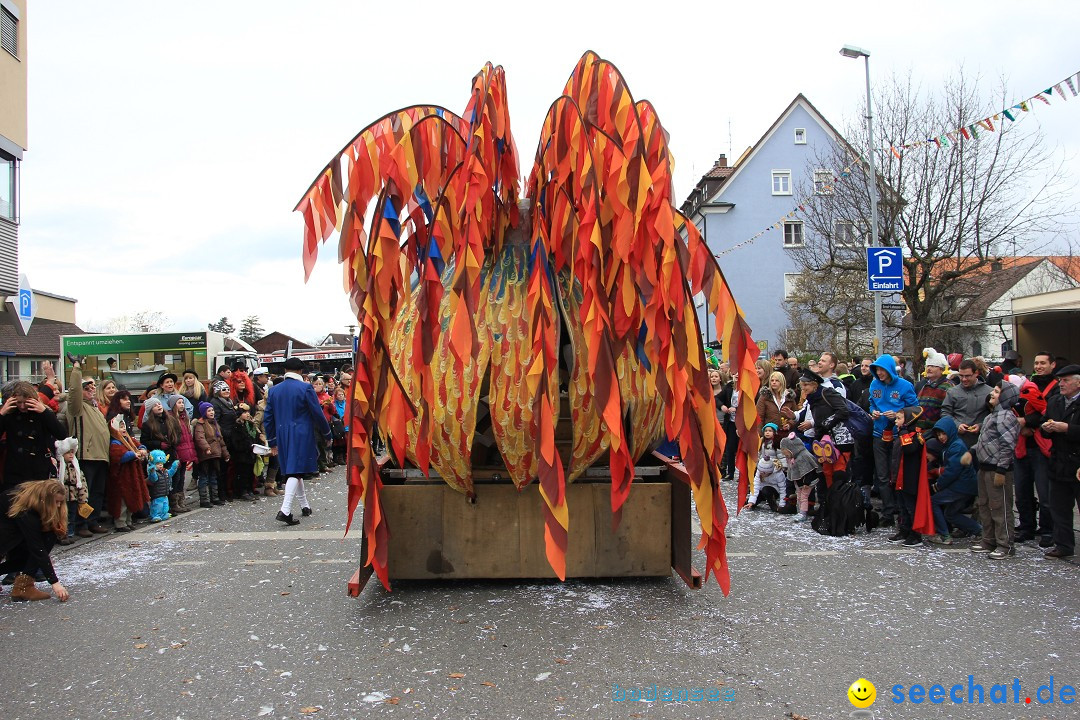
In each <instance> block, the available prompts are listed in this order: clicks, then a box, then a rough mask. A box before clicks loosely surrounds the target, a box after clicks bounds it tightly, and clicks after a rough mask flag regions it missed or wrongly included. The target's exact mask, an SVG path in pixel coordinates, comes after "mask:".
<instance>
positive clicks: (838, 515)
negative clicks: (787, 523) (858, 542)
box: [811, 475, 877, 537]
mask: <svg viewBox="0 0 1080 720" xmlns="http://www.w3.org/2000/svg"><path fill="white" fill-rule="evenodd" d="M823 485H824V483H819V484H818V490H819V491H821V490H822V489H823ZM827 495H828V498H827V499H826V501H825V502H824V504H823V505H821V506H819V508H818V513H817V515H816V516H815V517H814V520H813V522H812V523H811V527H812V528H813V529H814V530H817V531H818V532H819V533H821V534H822V535H832V536H834V537H841V536H843V535H851V534H853V533H854V532H855V530H856V529H857V528H858V527H859V526H860V525H864V524H865V523H866V514H865V511H864V510H863V496H862V493H861V492H859V488H858V487H856V486H855V483H854V482H852V480H851V479H850V478H848V477H847V476H846V475H838V476H837V477H836V478H835V479H834V480H833V484H832V487H831V488H829V490H828V493H827ZM874 524H875V525H876V524H877V523H876V522H875V523H874Z"/></svg>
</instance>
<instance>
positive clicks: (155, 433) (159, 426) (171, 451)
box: [139, 413, 181, 460]
mask: <svg viewBox="0 0 1080 720" xmlns="http://www.w3.org/2000/svg"><path fill="white" fill-rule="evenodd" d="M166 418H168V419H166ZM180 440H181V438H180V425H179V423H177V422H176V418H175V417H173V416H172V415H169V414H168V413H164V414H162V415H161V417H160V418H157V417H155V416H153V415H152V414H151V415H150V416H149V417H146V418H144V419H143V424H142V433H141V434H140V435H139V442H141V443H142V444H143V445H144V446H146V449H147V450H161V451H162V452H163V453H165V454H166V455H167V456H169V458H171V459H173V460H175V459H177V457H178V456H177V454H176V446H177V445H179V444H180Z"/></svg>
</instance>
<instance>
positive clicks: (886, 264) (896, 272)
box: [866, 247, 904, 292]
mask: <svg viewBox="0 0 1080 720" xmlns="http://www.w3.org/2000/svg"><path fill="white" fill-rule="evenodd" d="M903 258H904V256H903V253H902V251H901V249H900V248H898V247H868V248H866V279H867V287H868V288H869V290H870V292H900V291H901V290H903V289H904V263H903Z"/></svg>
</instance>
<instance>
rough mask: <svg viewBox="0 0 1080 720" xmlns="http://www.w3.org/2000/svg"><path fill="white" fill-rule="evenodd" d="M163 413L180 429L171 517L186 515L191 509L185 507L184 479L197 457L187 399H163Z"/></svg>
mask: <svg viewBox="0 0 1080 720" xmlns="http://www.w3.org/2000/svg"><path fill="white" fill-rule="evenodd" d="M165 411H166V412H168V413H170V414H171V415H172V416H173V417H174V418H176V425H177V427H178V428H179V429H180V439H179V440H178V441H177V443H176V459H177V460H179V461H180V467H179V468H178V469H177V471H176V475H174V476H173V482H172V508H171V512H172V514H173V515H175V514H177V513H186V512H188V511H189V510H191V508H189V507H188V506H187V498H186V497H185V496H184V478H185V476H186V475H187V473H188V471H192V470H194V467H195V463H196V462H198V460H199V456H198V455H196V454H195V439H194V438H193V437H192V436H191V424H190V422H189V421H188V413H189V412H190V410H189V409H188V407H187V398H185V397H184V396H183V395H174V396H172V397H170V398H166V399H165Z"/></svg>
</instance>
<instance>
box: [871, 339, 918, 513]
mask: <svg viewBox="0 0 1080 720" xmlns="http://www.w3.org/2000/svg"><path fill="white" fill-rule="evenodd" d="M870 372H871V373H872V374H873V375H874V379H873V380H872V381H871V382H870V416H871V417H872V418H874V485H875V486H876V487H877V491H878V495H879V496H880V497H881V524H882V526H883V527H891V526H892V525H893V524H894V523H895V519H894V518H895V516H896V514H897V509H898V508H897V505H896V497H895V495H894V494H893V481H894V478H893V476H892V470H893V468H894V467H896V462H895V460H896V458H894V457H893V455H894V453H895V452H896V447H897V445H896V443H895V442H894V440H895V436H896V432H895V428H896V416H897V413H901V412H905V411H906V414H907V416H908V417H911V416H913V415H914V414H915V413H916V412H917V411H918V408H919V396H918V395H916V394H915V386H914V385H912V384H911V383H910V382H908V381H907V380H905V379H904V378H902V377H900V374H899V373H898V372H897V371H896V360H895V359H894V358H893V356H892V355H888V354H883V355H881V356H879V357H878V359H877V360H875V361H874V363H873V364H872V365H871V366H870Z"/></svg>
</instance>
